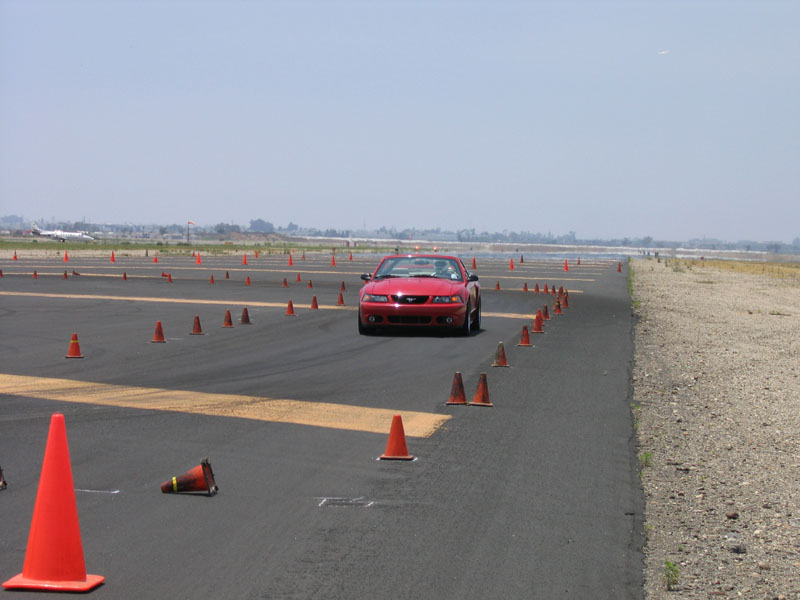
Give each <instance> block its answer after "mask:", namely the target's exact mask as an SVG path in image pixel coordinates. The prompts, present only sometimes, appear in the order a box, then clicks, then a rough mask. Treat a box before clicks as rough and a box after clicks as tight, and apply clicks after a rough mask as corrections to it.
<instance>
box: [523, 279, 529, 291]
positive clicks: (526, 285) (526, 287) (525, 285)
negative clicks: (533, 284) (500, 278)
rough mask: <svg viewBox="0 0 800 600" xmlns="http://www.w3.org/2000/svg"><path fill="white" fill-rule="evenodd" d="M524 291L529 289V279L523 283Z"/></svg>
mask: <svg viewBox="0 0 800 600" xmlns="http://www.w3.org/2000/svg"><path fill="white" fill-rule="evenodd" d="M522 291H523V292H527V291H528V282H527V281H526V282H525V283H524V284H523V286H522Z"/></svg>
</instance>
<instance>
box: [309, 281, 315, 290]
mask: <svg viewBox="0 0 800 600" xmlns="http://www.w3.org/2000/svg"><path fill="white" fill-rule="evenodd" d="M313 287H314V284H313V283H311V280H310V279H309V280H308V289H311V288H313Z"/></svg>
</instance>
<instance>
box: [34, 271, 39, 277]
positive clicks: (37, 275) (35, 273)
mask: <svg viewBox="0 0 800 600" xmlns="http://www.w3.org/2000/svg"><path fill="white" fill-rule="evenodd" d="M33 278H34V279H39V273H37V272H36V269H34V270H33Z"/></svg>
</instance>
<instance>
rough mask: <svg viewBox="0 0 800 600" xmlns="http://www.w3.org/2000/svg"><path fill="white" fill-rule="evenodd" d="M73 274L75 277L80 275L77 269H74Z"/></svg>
mask: <svg viewBox="0 0 800 600" xmlns="http://www.w3.org/2000/svg"><path fill="white" fill-rule="evenodd" d="M72 274H73V275H80V273H78V272H77V271H76V270H75V269H72Z"/></svg>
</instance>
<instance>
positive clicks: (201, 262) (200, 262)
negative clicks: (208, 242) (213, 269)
mask: <svg viewBox="0 0 800 600" xmlns="http://www.w3.org/2000/svg"><path fill="white" fill-rule="evenodd" d="M194 263H195V264H196V265H202V264H203V261H202V259H201V258H200V253H199V252H198V253H197V260H196V261H194Z"/></svg>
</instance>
